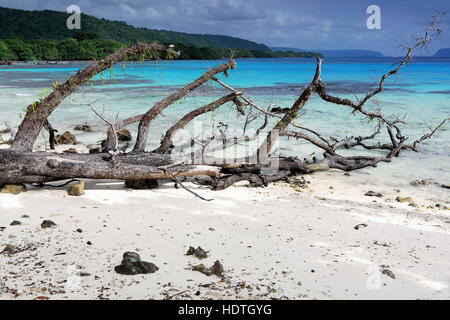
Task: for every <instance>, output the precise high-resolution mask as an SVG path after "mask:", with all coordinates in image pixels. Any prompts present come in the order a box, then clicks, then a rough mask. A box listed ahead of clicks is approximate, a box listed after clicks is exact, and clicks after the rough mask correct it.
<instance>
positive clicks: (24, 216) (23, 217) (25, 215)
mask: <svg viewBox="0 0 450 320" xmlns="http://www.w3.org/2000/svg"><path fill="white" fill-rule="evenodd" d="M20 217H21V218H22V219H28V218H29V217H30V216H29V215H27V214H23V215H21V216H20Z"/></svg>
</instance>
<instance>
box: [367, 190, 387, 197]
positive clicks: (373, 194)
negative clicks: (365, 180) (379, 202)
mask: <svg viewBox="0 0 450 320" xmlns="http://www.w3.org/2000/svg"><path fill="white" fill-rule="evenodd" d="M364 195H365V196H367V197H378V198H381V197H383V195H382V194H381V193H379V192H375V191H367V192H366V193H365V194H364Z"/></svg>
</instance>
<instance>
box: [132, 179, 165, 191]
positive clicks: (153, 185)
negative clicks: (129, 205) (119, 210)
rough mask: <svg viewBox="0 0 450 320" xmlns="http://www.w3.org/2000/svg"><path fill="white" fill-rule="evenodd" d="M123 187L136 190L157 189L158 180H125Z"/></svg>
mask: <svg viewBox="0 0 450 320" xmlns="http://www.w3.org/2000/svg"><path fill="white" fill-rule="evenodd" d="M125 187H127V188H130V189H137V190H146V189H157V188H158V187H159V184H158V180H152V179H143V180H125Z"/></svg>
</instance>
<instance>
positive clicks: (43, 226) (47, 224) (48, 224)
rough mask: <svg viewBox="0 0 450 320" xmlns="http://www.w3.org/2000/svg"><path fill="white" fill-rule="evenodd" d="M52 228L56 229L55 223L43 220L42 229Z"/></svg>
mask: <svg viewBox="0 0 450 320" xmlns="http://www.w3.org/2000/svg"><path fill="white" fill-rule="evenodd" d="M53 227H56V223H54V222H53V221H52V220H44V221H42V223H41V228H42V229H47V228H53Z"/></svg>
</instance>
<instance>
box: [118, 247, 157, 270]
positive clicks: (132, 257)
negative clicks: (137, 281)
mask: <svg viewBox="0 0 450 320" xmlns="http://www.w3.org/2000/svg"><path fill="white" fill-rule="evenodd" d="M158 270H159V268H158V267H157V266H156V265H155V264H153V263H151V262H146V261H142V260H141V257H140V256H139V254H137V253H135V252H125V253H124V254H123V260H122V262H121V264H120V265H118V266H116V267H114V271H115V272H117V273H119V274H124V275H136V274H147V273H154V272H156V271H158Z"/></svg>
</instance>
